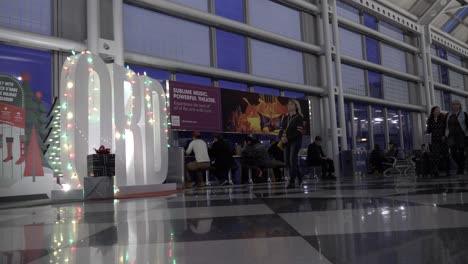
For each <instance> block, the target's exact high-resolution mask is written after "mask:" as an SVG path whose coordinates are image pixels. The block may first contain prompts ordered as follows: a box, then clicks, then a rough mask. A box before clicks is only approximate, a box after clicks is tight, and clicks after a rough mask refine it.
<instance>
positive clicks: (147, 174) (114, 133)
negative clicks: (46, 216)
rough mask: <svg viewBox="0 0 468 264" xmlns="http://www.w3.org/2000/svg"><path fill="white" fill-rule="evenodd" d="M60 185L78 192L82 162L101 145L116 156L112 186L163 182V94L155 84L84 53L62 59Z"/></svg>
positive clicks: (165, 166)
mask: <svg viewBox="0 0 468 264" xmlns="http://www.w3.org/2000/svg"><path fill="white" fill-rule="evenodd" d="M60 91H61V94H60V103H61V117H62V118H61V129H62V130H61V131H62V135H61V137H60V143H61V160H62V172H63V176H64V179H63V182H64V183H67V184H70V186H71V188H72V189H77V188H81V187H82V182H83V177H85V176H87V164H86V156H87V155H88V154H92V153H94V150H93V149H94V148H98V147H99V146H100V145H105V146H106V147H108V148H110V149H111V150H112V152H113V153H115V154H116V178H115V179H116V182H115V184H116V186H117V187H123V186H133V185H147V184H160V183H163V182H164V181H165V179H166V177H167V170H168V160H167V157H168V150H167V147H168V145H167V115H166V94H165V92H164V89H163V87H162V86H161V84H160V83H159V81H157V80H153V79H151V78H149V77H147V76H138V75H136V74H135V72H133V71H131V70H129V69H125V68H124V67H123V66H120V65H116V64H109V65H106V64H105V63H104V61H103V60H102V59H101V58H100V57H99V56H97V55H94V54H91V53H89V52H82V53H81V54H78V55H74V56H71V57H69V58H67V60H66V61H65V63H64V66H63V68H62V74H61V80H60Z"/></svg>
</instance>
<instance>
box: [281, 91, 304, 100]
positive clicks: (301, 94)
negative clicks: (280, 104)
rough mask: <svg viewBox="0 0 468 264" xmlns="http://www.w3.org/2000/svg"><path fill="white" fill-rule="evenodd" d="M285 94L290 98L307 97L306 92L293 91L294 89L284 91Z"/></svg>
mask: <svg viewBox="0 0 468 264" xmlns="http://www.w3.org/2000/svg"><path fill="white" fill-rule="evenodd" d="M284 96H285V97H289V98H297V99H305V96H306V95H305V94H304V93H299V92H293V91H284Z"/></svg>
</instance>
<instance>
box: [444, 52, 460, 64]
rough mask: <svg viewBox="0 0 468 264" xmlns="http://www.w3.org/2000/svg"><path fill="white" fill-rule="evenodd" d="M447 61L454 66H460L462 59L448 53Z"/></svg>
mask: <svg viewBox="0 0 468 264" xmlns="http://www.w3.org/2000/svg"><path fill="white" fill-rule="evenodd" d="M447 60H448V61H449V62H451V63H453V64H455V65H458V66H462V59H461V58H460V56H457V55H454V54H453V53H450V52H449V53H448V55H447Z"/></svg>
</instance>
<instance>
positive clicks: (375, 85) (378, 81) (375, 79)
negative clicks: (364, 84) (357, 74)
mask: <svg viewBox="0 0 468 264" xmlns="http://www.w3.org/2000/svg"><path fill="white" fill-rule="evenodd" d="M367 76H368V78H369V91H370V96H371V97H374V98H383V95H382V74H380V73H378V72H373V71H367Z"/></svg>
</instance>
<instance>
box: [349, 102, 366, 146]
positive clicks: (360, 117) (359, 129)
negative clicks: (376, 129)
mask: <svg viewBox="0 0 468 264" xmlns="http://www.w3.org/2000/svg"><path fill="white" fill-rule="evenodd" d="M353 134H354V135H353V136H354V138H355V140H356V149H361V148H365V149H369V111H368V107H367V105H362V104H354V124H353Z"/></svg>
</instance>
